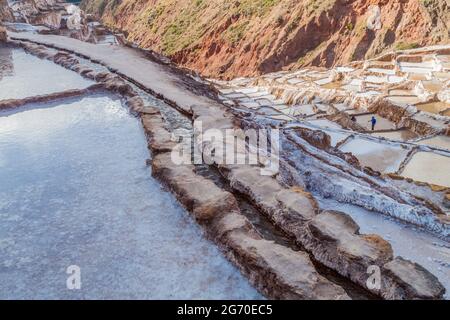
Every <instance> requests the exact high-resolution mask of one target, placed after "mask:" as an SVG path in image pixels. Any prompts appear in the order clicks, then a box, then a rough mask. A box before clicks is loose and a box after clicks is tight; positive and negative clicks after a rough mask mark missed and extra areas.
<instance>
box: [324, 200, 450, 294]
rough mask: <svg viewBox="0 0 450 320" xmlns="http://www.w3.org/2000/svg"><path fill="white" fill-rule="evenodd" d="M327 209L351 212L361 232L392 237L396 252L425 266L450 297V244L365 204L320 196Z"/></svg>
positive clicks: (387, 238) (390, 240)
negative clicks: (366, 207) (359, 205)
mask: <svg viewBox="0 0 450 320" xmlns="http://www.w3.org/2000/svg"><path fill="white" fill-rule="evenodd" d="M317 200H318V201H319V205H320V208H321V209H323V210H339V211H342V212H345V213H347V214H349V215H350V216H351V217H352V218H353V220H355V221H356V222H357V223H358V225H359V226H360V233H363V234H378V235H380V236H382V237H383V238H384V239H386V240H387V241H389V243H390V244H391V246H392V249H393V250H394V256H402V257H403V258H405V259H408V260H411V261H414V262H417V263H419V264H420V265H422V266H423V267H425V268H426V269H427V270H428V271H430V272H431V273H432V274H434V275H435V276H436V277H437V278H438V279H439V281H440V282H441V283H442V284H443V285H444V287H445V288H446V295H445V298H446V299H450V244H449V243H448V242H446V241H444V240H441V239H439V238H436V237H434V236H433V235H431V234H429V233H427V232H424V231H421V230H419V229H417V228H414V227H412V226H407V225H405V224H402V223H399V222H397V221H395V220H394V219H393V218H391V217H388V216H385V215H382V214H381V213H376V212H372V211H369V210H366V209H364V208H361V207H358V206H355V205H352V204H345V203H339V202H337V201H334V200H331V199H323V198H320V197H317Z"/></svg>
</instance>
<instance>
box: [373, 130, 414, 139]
mask: <svg viewBox="0 0 450 320" xmlns="http://www.w3.org/2000/svg"><path fill="white" fill-rule="evenodd" d="M371 135H372V136H374V137H380V138H386V139H391V140H399V141H408V140H411V139H415V138H417V137H418V136H417V134H416V133H414V132H412V131H409V130H407V129H402V130H397V131H386V132H374V133H372V134H371Z"/></svg>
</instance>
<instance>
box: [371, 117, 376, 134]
mask: <svg viewBox="0 0 450 320" xmlns="http://www.w3.org/2000/svg"><path fill="white" fill-rule="evenodd" d="M369 122H370V123H371V124H372V131H373V130H375V125H376V124H377V119H376V118H375V116H372V119H370V120H369Z"/></svg>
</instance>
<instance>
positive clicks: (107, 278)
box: [0, 82, 262, 299]
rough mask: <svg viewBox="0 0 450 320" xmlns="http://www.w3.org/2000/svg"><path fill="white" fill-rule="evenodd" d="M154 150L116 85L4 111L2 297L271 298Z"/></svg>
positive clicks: (0, 136)
mask: <svg viewBox="0 0 450 320" xmlns="http://www.w3.org/2000/svg"><path fill="white" fill-rule="evenodd" d="M47 83H48V82H47ZM2 88H3V87H2ZM1 91H2V92H3V90H1ZM148 157H149V152H148V150H147V143H146V139H145V135H144V132H143V129H142V127H141V125H140V123H139V120H138V119H136V118H134V117H132V116H131V115H129V114H128V112H127V110H126V109H125V108H123V107H122V105H121V103H120V101H119V100H117V99H114V98H112V97H109V96H103V95H95V96H91V97H85V98H82V99H74V100H69V101H67V102H66V103H64V104H59V105H57V104H49V105H44V106H29V107H27V108H21V109H16V110H14V111H9V112H8V113H6V112H5V111H4V112H2V113H0V219H1V224H0V257H1V259H0V299H12V298H18V299H27V298H32V299H60V298H63V299H81V298H85V299H86V298H98V299H117V298H121V299H122V298H123V299H128V298H140V299H141V298H142V299H146V298H152V299H165V298H167V299H175V298H178V299H196V298H198V299H206V298H210V299H255V298H262V297H261V296H260V294H259V293H258V292H257V291H256V290H255V289H254V288H253V287H252V286H251V285H250V284H249V282H248V281H247V279H245V278H244V277H243V276H242V275H241V274H240V272H239V271H238V270H237V269H236V268H235V267H234V266H233V265H231V264H230V263H229V262H228V260H226V259H225V258H224V257H223V255H222V254H221V253H220V251H219V249H218V248H217V247H216V246H215V245H214V244H213V243H211V242H209V241H208V240H206V239H205V238H204V237H203V234H202V231H201V229H200V227H199V226H198V225H197V224H196V223H195V222H194V221H193V220H192V219H191V217H190V216H189V215H188V213H187V212H186V211H185V210H184V209H183V208H181V207H180V205H179V204H178V203H177V202H176V200H175V199H174V197H173V196H172V195H171V194H170V193H168V192H165V191H163V190H162V189H161V186H160V184H159V183H158V182H157V181H155V180H154V179H153V178H152V177H151V173H150V168H149V167H147V166H146V164H145V160H146V159H147V158H148ZM70 265H77V266H79V267H80V269H81V289H80V290H68V289H67V287H66V281H67V277H68V274H66V271H67V267H68V266H70Z"/></svg>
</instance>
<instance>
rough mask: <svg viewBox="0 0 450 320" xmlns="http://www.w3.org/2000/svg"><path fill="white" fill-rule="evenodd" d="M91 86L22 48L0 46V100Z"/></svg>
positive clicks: (80, 78) (88, 81)
mask: <svg viewBox="0 0 450 320" xmlns="http://www.w3.org/2000/svg"><path fill="white" fill-rule="evenodd" d="M93 83H94V82H92V81H90V80H87V79H85V78H83V77H81V76H80V75H78V74H77V73H75V72H72V71H70V70H67V69H64V68H63V67H61V66H59V65H57V64H55V63H53V62H51V61H48V60H44V59H39V58H37V57H35V56H33V55H31V54H27V53H26V52H25V51H24V50H22V49H17V48H11V47H5V46H3V47H0V100H6V99H22V98H26V97H32V96H36V95H43V94H49V93H55V92H60V91H65V90H69V89H84V88H86V87H88V86H90V85H92V84H93Z"/></svg>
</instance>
